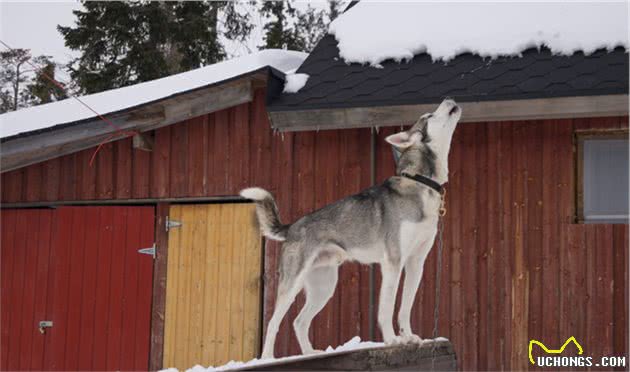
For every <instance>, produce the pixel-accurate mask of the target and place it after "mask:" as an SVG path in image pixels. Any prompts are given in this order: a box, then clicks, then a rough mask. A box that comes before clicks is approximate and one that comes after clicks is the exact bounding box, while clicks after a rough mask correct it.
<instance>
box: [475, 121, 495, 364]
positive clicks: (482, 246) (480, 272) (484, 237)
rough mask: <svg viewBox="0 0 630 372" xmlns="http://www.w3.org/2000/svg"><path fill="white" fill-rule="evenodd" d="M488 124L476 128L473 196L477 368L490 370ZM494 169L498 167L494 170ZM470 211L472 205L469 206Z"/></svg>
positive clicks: (491, 351) (490, 212)
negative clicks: (475, 244)
mask: <svg viewBox="0 0 630 372" xmlns="http://www.w3.org/2000/svg"><path fill="white" fill-rule="evenodd" d="M488 126H489V125H488V124H487V123H480V124H476V125H474V129H475V137H474V138H475V144H474V146H475V147H476V149H477V151H476V154H477V159H476V163H477V167H476V172H477V174H478V176H477V184H476V186H475V187H474V190H473V193H474V194H476V199H477V204H476V208H475V210H476V216H475V219H474V221H476V223H475V227H474V228H475V237H476V243H477V248H476V249H475V251H476V252H477V268H476V269H477V270H476V276H477V277H476V281H477V286H478V292H477V296H478V299H479V302H478V306H477V308H476V312H477V314H478V320H477V323H476V325H477V332H476V333H477V334H475V335H472V337H475V338H476V340H475V342H477V369H478V370H488V360H489V359H490V358H491V355H490V354H494V351H493V349H492V348H491V347H490V346H489V344H490V338H491V333H490V332H489V328H490V327H489V326H490V322H489V319H491V318H489V316H488V315H489V307H490V302H491V301H492V297H493V296H492V295H491V293H490V291H489V288H490V287H491V283H490V282H489V281H488V256H489V255H490V250H491V243H490V242H489V240H488V235H489V230H490V229H492V228H494V226H493V227H492V228H491V227H490V224H489V223H488V220H489V215H490V214H492V213H494V210H492V209H490V208H489V207H488V204H489V199H490V198H491V197H490V195H489V194H488V188H489V182H490V180H489V177H488V173H489V172H488V168H489V167H488V147H489V143H488ZM493 169H494V168H493ZM469 208H470V206H469Z"/></svg>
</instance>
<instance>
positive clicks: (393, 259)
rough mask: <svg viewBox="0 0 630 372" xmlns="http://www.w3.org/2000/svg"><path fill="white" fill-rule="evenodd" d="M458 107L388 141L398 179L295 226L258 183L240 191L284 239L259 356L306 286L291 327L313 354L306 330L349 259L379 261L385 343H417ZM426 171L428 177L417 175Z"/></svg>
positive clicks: (268, 231)
mask: <svg viewBox="0 0 630 372" xmlns="http://www.w3.org/2000/svg"><path fill="white" fill-rule="evenodd" d="M460 116H461V109H460V108H459V106H458V105H457V104H456V103H455V102H454V101H453V100H450V99H446V100H444V101H443V102H442V103H441V104H440V106H439V107H438V108H437V110H435V112H433V113H427V114H424V115H422V116H420V118H419V119H418V121H417V122H416V123H415V124H414V125H413V126H412V127H411V129H409V130H407V131H403V132H400V133H397V134H393V135H391V136H389V137H387V138H386V139H385V140H386V141H387V142H389V143H390V144H391V145H393V146H394V149H395V150H396V151H397V152H399V153H400V159H399V161H398V164H397V169H396V176H394V177H391V178H389V179H387V180H386V181H385V182H384V183H383V184H382V185H378V186H373V187H371V188H369V189H366V190H364V191H362V192H360V193H359V194H356V195H352V196H349V197H346V198H344V199H341V200H339V201H337V202H335V203H333V204H330V205H327V206H325V207H323V208H322V209H319V210H317V211H315V212H313V213H311V214H308V215H306V216H304V217H302V218H300V219H299V220H297V221H296V222H294V223H293V224H290V225H284V224H282V222H281V221H280V217H279V215H278V208H277V206H276V203H275V201H274V198H273V196H272V195H271V194H270V193H269V192H267V191H266V190H263V189H261V188H257V187H253V188H248V189H244V190H242V191H241V194H240V195H241V196H242V197H244V198H247V199H251V200H253V201H255V203H256V214H257V216H258V221H259V224H260V229H261V231H262V234H263V235H264V236H266V237H267V238H269V239H273V240H278V241H282V242H283V244H282V250H281V256H280V263H279V272H280V282H279V284H278V295H277V299H276V307H275V310H274V313H273V316H272V317H271V320H270V321H269V325H268V327H267V335H266V338H265V344H264V347H263V351H262V358H272V357H273V349H274V343H275V339H276V334H277V332H278V327H279V326H280V322H281V320H282V318H283V317H284V315H285V314H286V312H287V310H288V309H289V307H290V306H291V303H293V301H294V299H295V296H296V295H297V294H298V293H299V292H300V291H301V290H302V289H304V290H305V292H306V303H305V304H304V307H303V308H302V311H301V312H300V314H299V315H298V316H297V318H295V321H294V322H293V327H294V329H295V333H296V336H297V339H298V342H299V343H300V348H301V349H302V353H303V354H310V353H314V352H316V351H317V350H313V346H312V345H311V342H310V340H309V338H308V329H309V327H310V324H311V321H312V320H313V318H314V317H315V315H316V314H317V313H318V312H319V311H320V310H321V309H322V308H323V307H324V305H325V304H326V302H328V300H329V299H330V297H332V295H333V293H334V291H335V286H336V285H337V272H338V266H339V265H340V264H341V263H343V262H344V261H350V260H354V261H358V262H360V263H363V264H371V263H379V264H380V267H381V273H382V283H381V288H380V297H379V299H380V301H379V306H378V325H379V327H380V329H381V332H382V334H383V338H384V340H385V343H387V344H395V343H407V342H420V341H421V339H420V337H418V336H417V335H416V334H414V333H413V332H412V330H411V324H410V316H411V307H412V305H413V301H414V298H415V296H416V291H417V289H418V286H419V285H420V279H421V278H422V269H423V265H424V261H425V259H426V257H427V255H428V253H429V251H430V249H431V247H432V246H433V241H434V239H435V235H436V232H437V224H438V218H439V208H440V205H441V195H440V193H439V192H438V191H436V188H433V187H429V183H431V180H433V181H435V182H434V185H436V186H437V189H439V187H440V186H439V185H442V184H444V183H446V182H447V181H448V164H447V163H448V153H449V149H450V145H451V137H452V136H453V132H454V131H455V127H456V125H457V122H458V120H459V118H460ZM419 176H420V178H421V176H424V179H425V180H426V179H427V178H428V179H429V180H428V181H425V182H422V181H417V180H416V179H417V178H418V177H419ZM403 269H404V270H405V284H404V287H403V295H402V304H401V306H400V312H399V313H398V325H399V329H400V333H399V335H396V334H395V333H394V328H393V325H392V316H393V312H394V302H395V299H396V292H397V290H398V282H399V279H400V275H401V272H402V270H403Z"/></svg>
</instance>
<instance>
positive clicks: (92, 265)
mask: <svg viewBox="0 0 630 372" xmlns="http://www.w3.org/2000/svg"><path fill="white" fill-rule="evenodd" d="M84 223H85V240H84V242H83V244H84V245H83V250H84V258H83V262H82V266H83V275H82V278H81V279H80V280H81V281H82V282H83V288H82V293H81V303H80V311H81V316H80V318H79V319H77V320H75V321H76V322H77V323H79V326H80V329H79V345H78V350H79V352H78V355H77V359H78V368H79V369H80V370H89V369H92V362H93V359H94V355H93V350H94V349H93V346H94V341H95V339H96V338H99V337H100V335H99V334H97V333H96V332H95V326H94V325H95V323H96V322H98V321H99V319H97V318H96V317H95V312H96V298H97V297H98V295H100V293H98V292H96V283H97V276H96V275H97V272H98V265H99V262H98V257H99V253H100V252H99V241H100V239H101V238H104V236H101V234H100V233H101V228H100V226H101V224H102V220H101V208H99V207H87V208H85V221H84Z"/></svg>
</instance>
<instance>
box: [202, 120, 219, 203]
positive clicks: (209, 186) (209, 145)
mask: <svg viewBox="0 0 630 372" xmlns="http://www.w3.org/2000/svg"><path fill="white" fill-rule="evenodd" d="M215 126H216V124H215V114H214V113H212V114H208V115H207V116H206V139H205V150H206V152H204V153H203V156H204V157H205V158H206V170H205V172H206V190H205V192H206V194H207V195H216V192H215V189H216V187H215V180H214V177H215V174H214V157H215V156H217V151H216V149H215V147H214V138H215Z"/></svg>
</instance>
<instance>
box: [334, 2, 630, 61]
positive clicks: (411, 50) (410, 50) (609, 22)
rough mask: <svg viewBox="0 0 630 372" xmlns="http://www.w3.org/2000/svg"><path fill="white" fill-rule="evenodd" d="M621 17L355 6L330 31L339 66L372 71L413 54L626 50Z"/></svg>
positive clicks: (597, 10) (606, 7)
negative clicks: (366, 67)
mask: <svg viewBox="0 0 630 372" xmlns="http://www.w3.org/2000/svg"><path fill="white" fill-rule="evenodd" d="M627 15H628V3H627V2H626V1H617V2H602V1H599V2H567V1H565V2H556V3H553V2H540V1H539V2H519V3H517V2H507V1H506V2H477V1H476V2H464V3H452V2H446V1H445V2H422V1H417V2H395V3H393V4H392V3H385V2H375V1H361V2H359V3H358V4H356V5H355V6H353V7H352V8H350V9H348V10H347V11H346V12H345V13H344V14H342V15H341V16H339V17H338V18H337V19H336V20H335V21H334V22H333V23H332V24H331V25H330V30H329V31H330V33H331V34H332V35H334V36H335V38H336V39H337V41H338V42H339V50H340V53H339V55H340V57H341V58H343V59H344V60H345V61H346V62H348V63H352V62H357V63H367V64H371V65H373V66H378V65H379V64H380V63H381V62H383V61H385V60H387V59H394V60H396V61H401V60H410V59H411V58H413V56H414V55H417V54H420V53H427V54H428V55H430V56H431V57H432V59H433V60H445V61H448V60H450V59H453V58H454V57H455V56H457V55H458V54H461V53H465V52H470V53H473V54H477V55H480V56H482V57H497V56H505V55H519V54H520V53H521V52H522V51H524V50H526V49H529V48H532V47H540V46H543V45H544V46H546V47H548V48H549V49H550V50H551V52H552V53H553V54H563V55H571V54H573V53H575V52H576V51H582V52H584V53H585V54H589V53H592V52H594V51H595V50H598V49H602V48H606V49H609V50H612V49H614V48H615V47H617V46H624V47H627V46H628V17H627Z"/></svg>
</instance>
